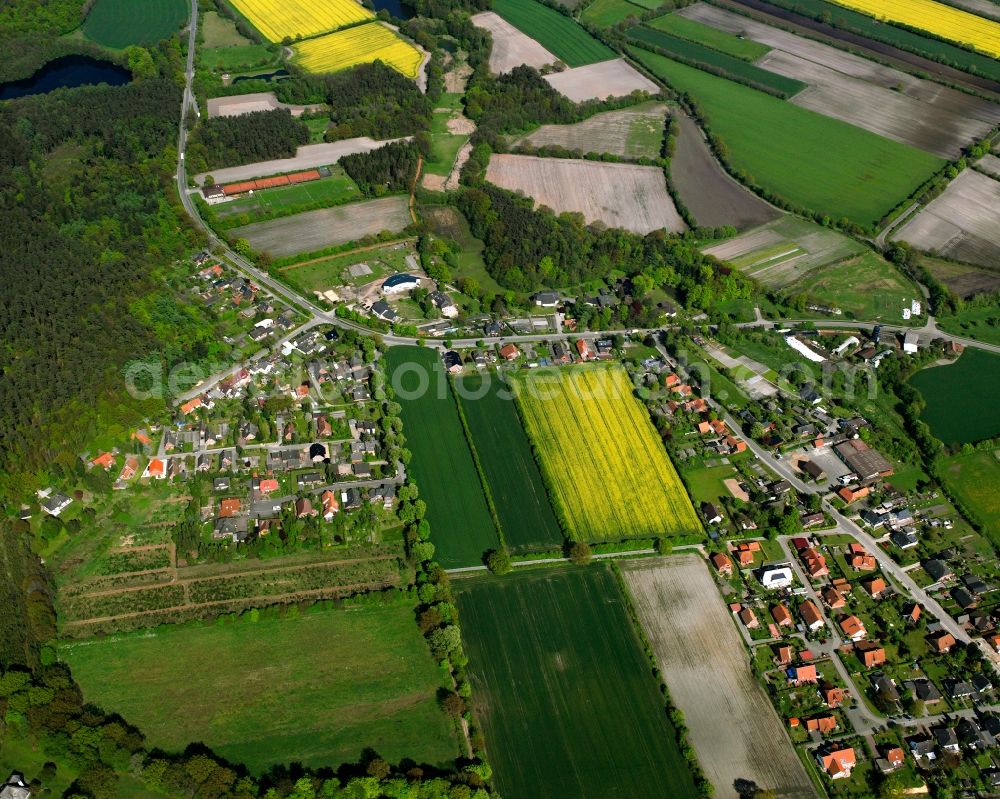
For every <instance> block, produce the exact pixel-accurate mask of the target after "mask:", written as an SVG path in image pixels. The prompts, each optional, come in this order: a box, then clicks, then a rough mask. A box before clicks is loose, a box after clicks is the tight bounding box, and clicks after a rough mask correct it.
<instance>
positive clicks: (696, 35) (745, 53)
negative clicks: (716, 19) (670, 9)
mask: <svg viewBox="0 0 1000 799" xmlns="http://www.w3.org/2000/svg"><path fill="white" fill-rule="evenodd" d="M646 24H647V25H649V26H650V27H653V28H656V29H658V30H661V31H666V32H667V33H672V34H673V35H674V36H679V37H680V38H682V39H687V40H688V41H691V42H697V43H698V44H703V45H705V47H711V48H712V49H713V50H718V51H719V52H720V53H727V54H728V55H731V56H735V57H736V58H742V59H743V60H744V61H756V60H757V59H758V58H760V57H761V56H762V55H765V54H767V53H769V52H770V51H771V48H770V47H768V46H767V45H765V44H761V43H760V42H755V41H752V40H750V39H740V38H739V37H737V36H733V35H732V34H731V33H726V32H725V31H720V30H716V29H715V28H713V27H711V26H710V25H705V24H703V23H701V22H698V21H696V20H693V19H688V18H687V17H682V16H681V15H680V14H666V15H665V16H662V17H657V18H656V19H652V20H650V21H649V22H647V23H646Z"/></svg>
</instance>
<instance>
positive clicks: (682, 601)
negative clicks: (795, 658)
mask: <svg viewBox="0 0 1000 799" xmlns="http://www.w3.org/2000/svg"><path fill="white" fill-rule="evenodd" d="M622 574H623V576H624V578H625V583H626V584H627V585H628V589H629V591H630V592H631V594H632V598H633V603H634V605H635V609H636V612H637V614H638V616H639V619H640V621H641V622H642V626H643V628H644V629H645V631H646V636H647V637H648V638H649V640H650V642H651V643H652V646H653V651H654V652H655V654H656V659H657V663H658V665H659V667H660V669H661V670H662V672H663V677H664V680H665V681H666V683H667V688H669V689H670V696H671V699H672V700H673V701H674V703H676V705H677V707H678V708H679V709H680V710H681V712H682V713H683V714H684V722H685V724H686V725H687V727H688V730H689V736H690V741H691V743H692V744H693V745H694V748H695V752H696V753H697V755H698V760H699V762H700V763H701V766H702V768H703V769H704V770H705V773H706V775H707V776H708V778H709V780H710V781H711V783H712V784H713V785H714V786H715V793H716V795H717V796H733V795H734V791H733V784H734V783H735V782H737V781H738V780H747V781H750V782H752V783H756V784H757V785H758V786H760V788H762V789H765V790H772V791H774V792H775V794H776V795H778V796H782V797H786V798H787V799H815V797H816V795H817V794H816V790H815V788H814V787H813V785H812V782H811V781H810V779H809V776H808V775H807V774H806V771H805V769H804V768H803V767H802V763H801V762H800V761H799V759H798V757H797V756H796V754H795V750H794V749H793V748H792V744H791V741H789V739H788V736H787V735H786V733H785V730H784V728H783V725H782V723H781V720H780V719H779V718H778V715H777V713H775V712H774V708H773V707H772V706H771V702H770V700H769V699H768V698H767V695H766V694H765V693H764V691H763V690H762V689H761V687H760V684H759V683H758V682H757V679H756V678H755V677H754V675H753V672H752V671H751V670H750V663H749V662H748V656H747V654H746V650H745V649H744V647H743V641H742V640H741V639H740V636H739V634H738V633H737V631H736V627H735V626H734V625H733V622H732V619H730V618H729V613H728V611H727V609H726V605H725V603H724V602H723V599H722V597H721V596H720V595H719V592H718V589H716V587H715V582H714V581H713V579H712V576H711V575H710V574H709V572H708V566H707V565H706V564H705V562H704V561H703V560H702V559H701V558H700V557H698V556H696V555H679V556H675V557H671V558H663V559H659V560H644V561H641V562H640V561H633V562H631V563H626V564H623V568H622Z"/></svg>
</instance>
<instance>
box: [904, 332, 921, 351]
mask: <svg viewBox="0 0 1000 799" xmlns="http://www.w3.org/2000/svg"><path fill="white" fill-rule="evenodd" d="M919 349H920V336H918V335H917V334H916V333H915V332H914V331H912V330H910V331H908V332H907V334H906V335H905V336H903V352H905V353H908V354H911V355H912V354H913V353H915V352H917V351H919Z"/></svg>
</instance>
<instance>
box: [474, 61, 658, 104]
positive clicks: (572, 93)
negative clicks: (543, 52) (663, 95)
mask: <svg viewBox="0 0 1000 799" xmlns="http://www.w3.org/2000/svg"><path fill="white" fill-rule="evenodd" d="M492 67H493V57H492V56H490V68H491V69H492ZM545 80H547V81H548V82H549V85H550V86H552V88H553V89H555V90H556V91H557V92H560V93H561V94H564V95H566V96H567V97H568V98H569V99H570V100H572V101H573V102H574V103H582V102H584V101H585V100H607V99H608V98H609V97H627V96H628V95H630V94H632V92H636V91H639V92H648V93H649V94H659V93H660V87H659V86H657V85H656V84H655V83H653V81H651V80H650V79H649V78H647V77H646V76H644V75H642V74H641V73H639V72H637V71H636V70H635V69H633V68H632V66H631V65H630V64H628V63H627V62H626V61H625V59H623V58H616V59H614V60H612V61H601V62H600V63H597V64H588V65H587V66H585V67H576V68H575V69H567V70H566V71H564V72H555V73H553V74H551V75H546V76H545Z"/></svg>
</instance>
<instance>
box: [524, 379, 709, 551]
mask: <svg viewBox="0 0 1000 799" xmlns="http://www.w3.org/2000/svg"><path fill="white" fill-rule="evenodd" d="M513 385H514V390H515V394H516V395H517V402H518V405H519V407H520V409H521V416H522V418H523V419H524V426H525V429H526V430H527V432H528V436H529V437H530V439H531V441H532V443H533V444H534V446H535V447H536V450H537V452H538V457H539V460H540V462H541V466H542V473H543V475H544V476H545V478H546V480H547V481H548V484H549V488H550V490H551V492H552V494H553V496H552V500H553V502H554V503H555V506H556V509H557V510H558V511H559V513H560V514H561V515H562V519H563V522H564V524H565V526H566V528H567V533H568V534H569V535H570V536H571V537H573V538H574V539H576V540H581V541H608V540H621V539H624V538H630V537H640V536H658V535H686V534H691V533H697V532H700V531H701V525H700V524H699V522H698V519H697V517H696V516H695V513H694V508H693V507H691V500H690V499H688V496H687V493H686V492H685V490H684V485H683V484H682V483H681V480H680V477H679V476H678V475H677V471H676V470H675V469H674V466H673V464H672V463H671V462H670V459H669V458H668V457H667V453H666V450H665V449H664V447H663V442H662V441H660V437H659V435H658V434H657V432H656V429H655V428H654V427H653V424H652V422H650V420H649V416H648V414H647V412H646V409H645V408H644V407H643V406H642V405H640V404H639V402H638V400H636V399H635V397H633V396H632V384H631V382H630V381H629V378H628V374H627V373H626V372H625V370H624V369H623V368H622V367H620V366H611V367H607V366H594V365H591V366H583V367H580V368H573V369H541V370H536V371H534V372H531V373H530V374H529V375H528V376H525V377H521V376H519V377H518V378H517V379H516V380H515V381H514V383H513Z"/></svg>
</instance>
